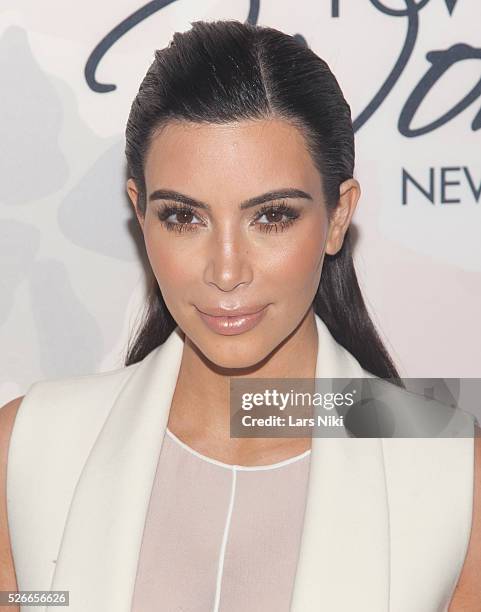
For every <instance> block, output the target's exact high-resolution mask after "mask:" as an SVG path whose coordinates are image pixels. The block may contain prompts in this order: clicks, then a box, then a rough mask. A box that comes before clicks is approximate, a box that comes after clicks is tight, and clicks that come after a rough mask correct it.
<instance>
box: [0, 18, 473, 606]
mask: <svg viewBox="0 0 481 612" xmlns="http://www.w3.org/2000/svg"><path fill="white" fill-rule="evenodd" d="M126 141H127V144H126V155H127V162H128V169H129V179H128V181H127V191H128V195H129V197H130V200H131V202H132V205H133V209H134V212H135V214H136V216H137V219H138V221H139V223H140V226H141V228H142V231H143V236H144V240H145V246H146V251H147V254H148V258H149V261H150V264H151V268H152V272H153V281H154V282H153V285H152V291H151V295H150V298H149V303H148V308H147V311H146V316H145V318H144V320H143V323H142V326H141V329H140V331H139V333H138V334H137V337H136V339H135V341H134V343H133V345H132V346H131V347H130V349H129V352H128V357H127V360H126V364H125V367H124V368H120V369H119V370H115V371H112V372H108V373H103V374H93V375H91V376H84V377H76V378H71V379H65V380H60V381H43V382H39V383H36V384H34V385H33V386H32V387H31V388H30V389H29V391H28V393H27V395H26V396H25V397H24V398H17V399H16V400H13V401H12V402H10V403H9V404H7V405H6V406H4V408H3V409H2V410H1V413H0V414H1V440H2V449H3V451H2V482H1V484H2V494H3V495H4V496H5V489H6V487H7V489H6V491H7V499H8V522H9V523H8V525H9V528H8V529H7V528H6V527H5V526H6V519H7V503H6V499H5V497H3V499H2V506H1V507H2V521H1V525H2V539H1V545H2V548H1V550H2V557H1V559H2V561H1V563H2V565H1V567H2V574H1V576H2V580H1V584H0V586H1V587H2V589H4V590H7V589H16V588H17V586H18V588H20V589H24V590H25V589H34V588H36V589H39V588H41V589H46V590H48V589H52V590H69V592H70V609H71V610H75V611H82V612H86V611H87V612H90V611H92V612H93V611H96V610H103V611H106V610H109V611H110V610H112V612H113V611H115V612H118V611H125V612H127V611H129V610H134V611H135V610H149V609H152V610H153V609H156V610H157V609H161V610H169V611H170V610H174V609H176V610H177V609H183V610H194V609H195V610H229V611H231V610H263V611H266V610H276V612H278V611H279V610H292V611H294V612H310V611H313V612H314V611H318V610H331V611H337V610H338V611H347V610H349V611H351V610H354V609H355V610H362V611H364V610H365V611H369V612H376V611H381V610H382V611H384V610H392V611H396V612H397V611H402V612H406V611H407V610H409V611H410V612H427V611H434V610H443V611H447V610H449V611H450V612H456V611H460V610H478V609H481V596H480V594H479V591H478V590H477V584H476V577H477V574H479V567H480V558H481V546H480V537H479V536H480V535H481V518H480V499H479V496H480V493H479V491H480V486H481V477H480V469H479V461H480V454H481V451H480V445H479V444H478V440H477V438H476V445H475V444H474V439H473V438H472V437H471V438H469V437H468V438H463V439H440V440H439V439H438V440H422V439H421V440H420V439H402V440H399V439H398V440H394V439H393V440H383V439H377V438H363V439H357V440H354V439H351V438H349V437H346V435H344V436H343V435H342V431H341V433H340V434H339V435H337V436H334V437H333V438H332V439H321V438H316V437H314V438H311V437H277V438H268V437H251V438H235V437H231V435H230V428H229V418H228V406H229V382H230V380H231V379H232V378H235V377H242V378H249V377H250V378H252V379H253V382H254V380H255V379H262V378H281V379H283V378H308V379H312V378H314V377H315V378H322V377H326V378H329V377H331V378H336V377H346V378H347V377H379V378H388V377H393V378H394V379H397V378H398V375H397V372H396V369H395V367H394V365H393V363H392V361H391V359H390V358H389V355H388V353H387V351H386V350H385V348H384V346H383V344H382V342H381V340H380V338H379V336H378V335H377V333H376V331H375V328H374V326H373V324H372V322H371V320H370V318H369V315H368V313H367V310H366V308H365V305H364V302H363V299H362V296H361V292H360V289H359V286H358V283H357V280H356V275H355V271H354V267H353V261H352V252H351V246H350V242H349V225H350V222H351V219H352V216H353V214H354V211H355V208H356V205H357V202H358V199H359V196H360V187H359V183H358V182H357V181H356V180H355V179H354V178H353V170H354V144H353V142H354V139H353V130H352V123H351V114H350V109H349V106H348V104H347V103H346V101H345V100H344V97H343V95H342V92H341V91H340V88H339V86H338V84H337V81H336V79H335V77H334V76H333V75H332V73H331V72H330V70H329V68H328V66H327V65H326V63H325V62H324V61H323V60H321V59H320V58H319V57H318V56H316V55H315V54H314V53H313V52H312V51H311V50H309V49H307V48H305V47H304V46H301V45H300V44H299V43H297V42H296V40H295V39H293V38H292V37H290V36H288V35H286V34H283V33H281V32H279V31H277V30H274V29H271V28H262V27H254V26H251V25H248V24H242V23H239V22H235V21H224V22H222V21H220V22H213V23H205V22H196V23H194V24H193V27H192V29H191V30H190V31H188V32H185V33H182V34H180V33H177V34H175V35H174V37H173V41H172V43H171V44H170V45H169V47H167V48H166V49H163V50H162V51H157V52H156V56H155V61H154V62H153V64H152V66H151V67H150V69H149V71H148V73H147V75H146V76H145V78H144V80H143V82H142V84H141V87H140V90H139V92H138V95H137V97H136V98H135V100H134V102H133V105H132V109H131V113H130V116H129V120H128V124H127V130H126ZM321 272H322V276H321ZM398 382H399V381H398ZM19 407H20V409H19ZM470 426H471V430H472V431H473V422H472V421H470ZM7 451H8V457H7ZM7 458H8V461H7ZM475 458H476V471H473V463H474V459H475ZM7 470H8V472H7ZM7 474H8V479H7V481H6V483H5V478H6V475H7ZM473 484H474V493H475V496H474V507H473ZM470 535H471V538H470ZM468 542H469V549H468ZM461 570H462V573H461ZM458 579H459V580H458ZM456 584H457V588H456V589H455V586H456ZM448 606H449V607H448Z"/></svg>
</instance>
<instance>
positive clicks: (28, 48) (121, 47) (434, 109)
mask: <svg viewBox="0 0 481 612" xmlns="http://www.w3.org/2000/svg"><path fill="white" fill-rule="evenodd" d="M142 7H144V17H145V18H143V19H142V15H141V14H140V15H139V14H138V13H137V15H138V18H137V21H138V23H137V24H136V25H134V21H135V20H136V19H135V12H136V11H138V10H139V9H141V8H142ZM149 9H150V13H151V14H150V15H148V16H147V12H149ZM133 14H134V15H133ZM132 15H133V17H132ZM248 15H249V18H250V19H251V20H253V21H255V22H257V23H259V24H260V25H268V26H272V27H276V28H279V29H281V30H283V31H285V32H288V33H289V34H299V35H301V36H303V37H304V39H305V40H306V41H307V44H308V45H309V46H310V47H311V48H312V49H313V50H314V51H315V52H316V53H318V54H319V55H320V56H321V57H323V58H324V59H325V60H326V61H327V62H328V63H329V65H330V67H331V69H332V70H333V72H334V73H335V74H336V76H337V78H338V80H339V82H340V84H341V87H342V88H343V91H344V93H345V95H346V98H347V99H348V101H349V103H350V104H351V108H352V111H353V117H354V118H355V119H356V123H355V126H356V156H357V168H356V177H357V178H358V179H359V181H360V182H361V186H362V188H363V194H362V198H361V201H360V203H359V205H358V209H357V211H356V213H355V216H354V225H355V228H356V234H357V242H356V255H355V263H356V267H357V271H358V275H359V279H360V282H361V285H362V288H363V291H364V296H365V299H366V302H367V304H368V308H369V310H370V312H371V314H372V316H373V318H374V321H375V322H376V324H377V326H378V328H379V330H380V333H381V335H382V337H383V339H384V341H385V342H386V344H387V346H388V349H389V350H390V352H391V354H392V356H393V358H394V360H395V362H396V364H397V365H398V368H399V370H400V373H401V375H402V376H405V377H480V376H481V348H480V346H481V331H480V321H479V313H480V310H481V240H480V238H481V223H480V221H481V162H480V159H481V156H480V153H481V147H480V144H481V130H480V128H481V34H480V30H479V24H480V23H481V2H479V0H457V1H456V0H417V4H416V3H415V2H414V0H383V1H381V0H316V1H314V0H296V2H291V1H287V0H286V1H279V0H261V1H260V2H254V1H251V2H250V3H249V1H248V0H237V1H234V0H231V1H228V0H222V1H220V0H218V1H214V0H196V1H194V0H176V1H170V2H169V1H166V0H164V1H163V2H162V1H157V2H150V3H144V2H143V1H142V0H116V1H115V2H102V3H101V2H92V1H91V0H84V1H83V2H66V1H65V0H43V1H37V0H7V1H6V2H5V0H3V3H2V8H0V75H1V83H2V90H1V96H0V109H1V113H0V138H1V146H0V177H1V189H0V266H1V270H0V274H1V276H0V346H1V348H2V350H1V351H0V404H1V403H4V402H6V401H7V400H9V399H11V398H13V397H16V396H17V395H21V394H23V393H25V391H26V390H27V389H28V387H29V386H30V384H31V383H32V382H34V381H36V380H40V379H46V378H57V377H63V376H70V375H77V374H88V373H93V372H96V371H105V370H109V369H113V368H117V367H120V366H121V365H122V364H123V358H124V356H125V348H126V342H127V337H128V333H129V330H130V329H131V328H132V326H133V325H134V322H135V319H136V316H137V314H138V312H139V309H140V307H141V305H142V303H143V300H144V273H143V267H142V263H141V260H140V257H139V249H138V246H137V245H136V240H138V239H139V235H138V230H137V229H136V226H135V221H134V220H133V218H132V213H131V208H130V206H129V204H128V202H127V199H126V196H125V194H124V182H125V175H124V173H125V163H124V157H123V146H124V140H123V138H124V137H123V131H124V126H125V122H126V119H127V115H128V112H129V108H130V104H131V102H132V99H133V97H134V96H135V94H136V91H137V89H138V86H139V84H140V81H141V79H142V77H143V75H144V73H145V71H146V70H147V68H148V66H149V65H150V63H151V62H152V60H153V53H154V50H155V49H156V48H161V47H164V46H166V45H167V44H168V42H169V41H170V39H171V36H172V34H173V32H175V31H183V30H187V29H189V27H190V22H192V21H195V20H199V19H205V20H212V19H238V20H240V21H246V20H247V18H248ZM129 17H130V19H129ZM119 24H124V26H125V27H124V30H125V33H124V34H123V35H121V36H119V35H118V33H117V34H116V28H117V26H119ZM117 32H118V29H117ZM106 36H107V39H106V44H105V48H104V50H103V52H99V54H98V56H97V57H96V56H95V54H94V56H93V59H91V62H90V64H89V66H88V68H87V74H86V72H85V68H86V65H87V62H88V61H89V58H92V52H93V51H94V49H95V48H96V47H97V46H98V44H99V43H100V42H101V41H102V40H104V38H105V37H106ZM97 48H98V47H97ZM403 49H404V51H403ZM428 54H429V55H428ZM390 75H391V77H390V80H389V76H390ZM108 84H111V85H115V88H111V90H110V91H99V89H102V85H108ZM383 84H385V86H384V87H383ZM421 90H422V91H421ZM418 92H421V93H419V94H418ZM418 107H419V108H418ZM458 111H459V112H458ZM443 117H444V118H443ZM403 183H404V185H403Z"/></svg>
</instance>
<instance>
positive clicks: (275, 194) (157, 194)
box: [149, 188, 313, 212]
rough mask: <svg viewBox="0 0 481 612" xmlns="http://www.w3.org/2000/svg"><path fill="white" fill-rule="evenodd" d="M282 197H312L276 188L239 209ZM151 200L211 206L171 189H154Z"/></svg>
mask: <svg viewBox="0 0 481 612" xmlns="http://www.w3.org/2000/svg"><path fill="white" fill-rule="evenodd" d="M284 198H304V199H307V200H311V201H312V199H313V198H312V196H311V194H309V193H307V192H306V191H302V189H294V188H289V189H276V190H274V191H268V192H267V193H263V194H262V195H258V196H255V197H254V198H249V199H248V200H245V201H244V202H241V203H240V204H239V210H245V209H246V208H252V207H253V206H258V205H259V204H264V202H271V201H272V200H279V199H284ZM152 200H175V201H176V202H181V203H182V204H187V205H190V206H192V207H195V208H201V209H203V210H206V211H208V212H211V207H210V206H209V205H208V204H206V203H205V202H201V201H200V200H196V199H194V198H191V197H190V196H186V195H184V194H183V193H179V192H178V191H173V190H171V189H156V190H155V191H153V192H152V193H151V194H150V196H149V202H151V201H152Z"/></svg>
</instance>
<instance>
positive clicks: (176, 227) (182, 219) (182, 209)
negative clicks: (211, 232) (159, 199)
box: [157, 204, 200, 233]
mask: <svg viewBox="0 0 481 612" xmlns="http://www.w3.org/2000/svg"><path fill="white" fill-rule="evenodd" d="M157 216H158V217H159V219H160V221H162V224H163V225H164V227H165V228H166V229H168V230H169V231H175V232H179V233H181V232H185V231H195V230H196V229H197V228H196V225H200V223H191V222H190V221H191V219H192V217H195V210H194V209H193V208H191V207H190V206H186V205H182V206H178V205H172V204H165V205H164V206H163V207H162V208H161V210H159V211H158V213H157ZM176 216H177V217H178V220H177V222H173V221H169V218H170V217H176Z"/></svg>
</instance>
